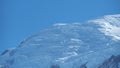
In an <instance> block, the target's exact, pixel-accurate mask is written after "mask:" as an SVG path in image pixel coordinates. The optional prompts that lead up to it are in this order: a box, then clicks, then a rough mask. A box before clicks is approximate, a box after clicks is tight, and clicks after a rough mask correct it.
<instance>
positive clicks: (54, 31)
mask: <svg viewBox="0 0 120 68" xmlns="http://www.w3.org/2000/svg"><path fill="white" fill-rule="evenodd" d="M0 68H120V14H116V15H106V16H104V17H101V18H98V19H95V20H90V21H88V22H85V23H71V24H63V23H59V24H55V25H53V26H52V27H49V28H48V29H45V30H42V31H41V32H40V33H38V34H36V35H33V36H31V37H29V38H27V39H26V40H24V41H22V42H21V43H20V45H19V46H18V47H16V48H15V49H10V50H5V51H4V52H3V53H2V54H1V55H0Z"/></svg>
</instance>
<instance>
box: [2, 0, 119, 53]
mask: <svg viewBox="0 0 120 68" xmlns="http://www.w3.org/2000/svg"><path fill="white" fill-rule="evenodd" d="M119 13H120V0H0V52H2V51H3V50H4V49H7V48H12V47H16V46H18V45H19V43H20V42H21V41H22V40H23V39H25V38H27V37H28V36H30V35H32V34H35V33H37V32H39V31H40V30H42V29H44V28H47V27H49V26H51V25H53V24H55V23H72V22H84V21H86V20H90V19H94V18H96V17H100V16H103V15H110V14H119Z"/></svg>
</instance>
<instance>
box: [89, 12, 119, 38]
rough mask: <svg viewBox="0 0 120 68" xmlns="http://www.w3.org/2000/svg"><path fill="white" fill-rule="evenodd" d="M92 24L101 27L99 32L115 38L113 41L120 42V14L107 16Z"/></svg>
mask: <svg viewBox="0 0 120 68" xmlns="http://www.w3.org/2000/svg"><path fill="white" fill-rule="evenodd" d="M90 22H94V23H96V24H99V25H100V26H101V28H99V30H100V31H101V32H103V33H104V34H105V35H108V36H111V37H113V40H120V14H117V15H107V16H104V17H103V18H100V19H96V20H91V21H90Z"/></svg>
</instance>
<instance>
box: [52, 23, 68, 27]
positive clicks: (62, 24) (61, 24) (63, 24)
mask: <svg viewBox="0 0 120 68" xmlns="http://www.w3.org/2000/svg"><path fill="white" fill-rule="evenodd" d="M65 25H67V24H65V23H57V24H54V25H53V26H65Z"/></svg>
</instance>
